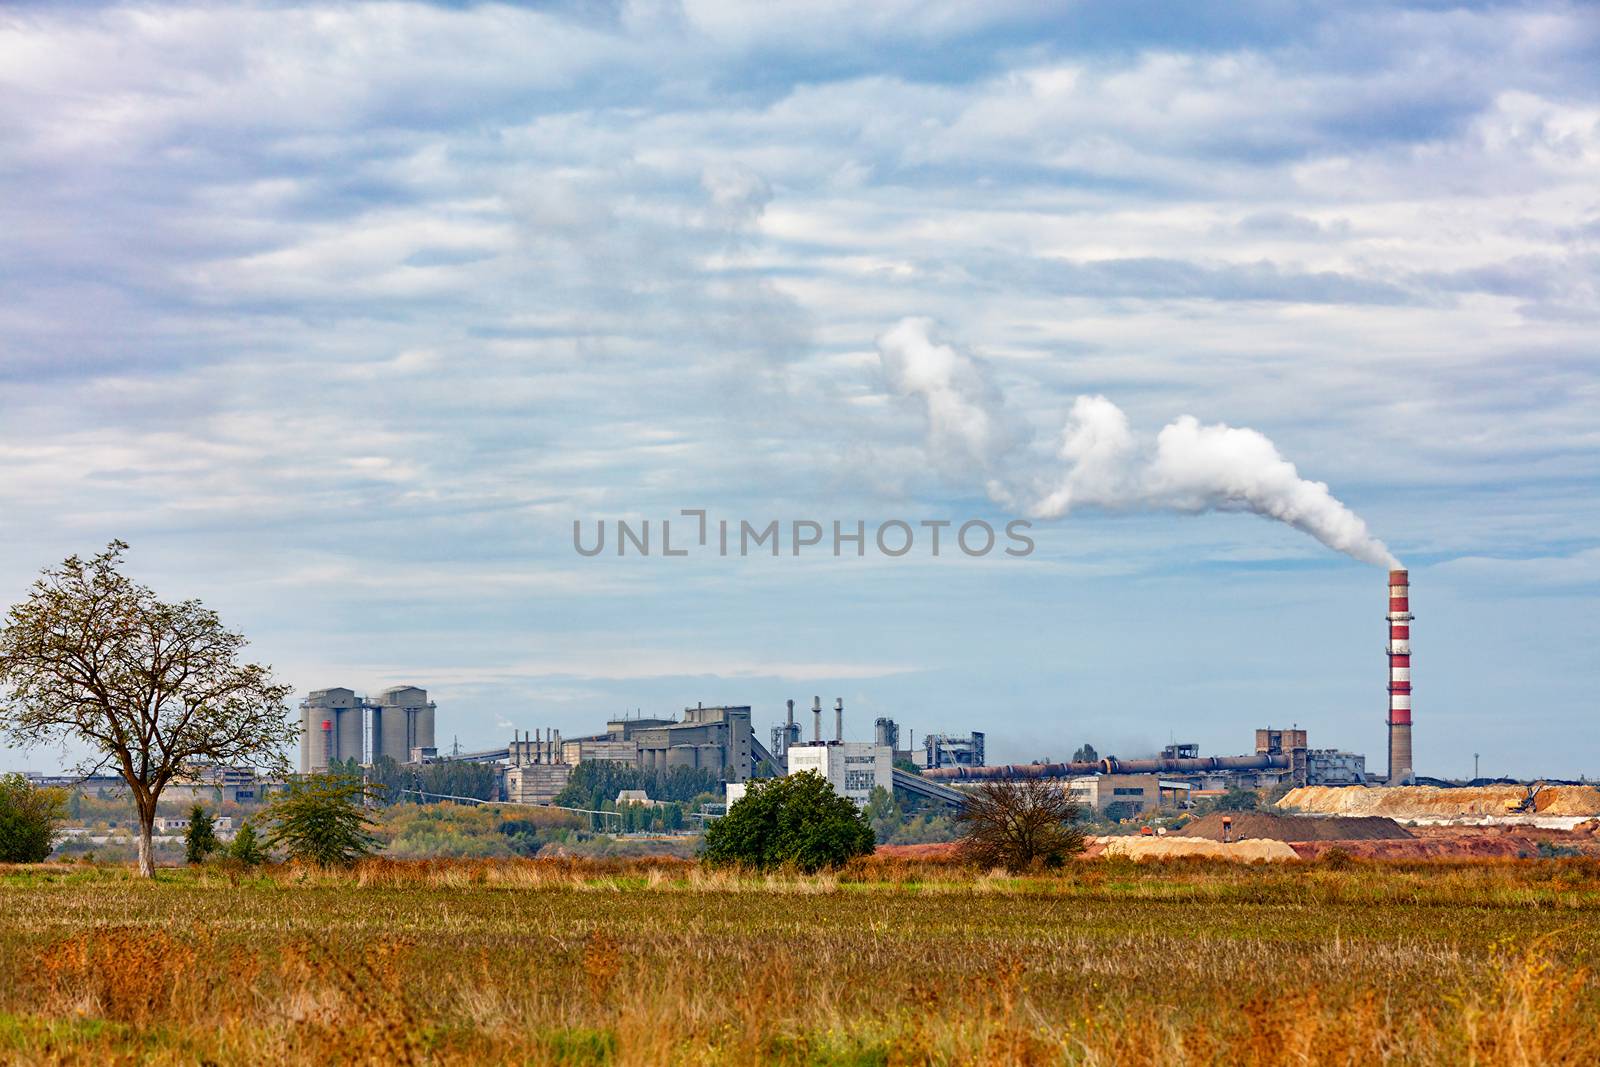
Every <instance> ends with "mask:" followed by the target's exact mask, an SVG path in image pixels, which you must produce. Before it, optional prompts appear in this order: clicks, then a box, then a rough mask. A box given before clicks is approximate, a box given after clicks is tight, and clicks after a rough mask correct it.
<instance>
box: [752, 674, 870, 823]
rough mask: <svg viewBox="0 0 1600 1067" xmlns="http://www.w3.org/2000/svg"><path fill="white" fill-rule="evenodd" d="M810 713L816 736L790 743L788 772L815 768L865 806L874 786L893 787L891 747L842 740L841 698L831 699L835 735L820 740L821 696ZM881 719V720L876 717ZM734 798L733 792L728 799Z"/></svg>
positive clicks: (814, 702)
mask: <svg viewBox="0 0 1600 1067" xmlns="http://www.w3.org/2000/svg"><path fill="white" fill-rule="evenodd" d="M811 708H812V713H813V714H814V715H815V716H816V722H817V729H816V731H815V740H813V741H812V742H811V743H810V744H797V745H792V746H790V748H789V750H788V752H787V753H786V756H787V762H786V766H787V770H788V773H790V774H800V773H803V772H805V771H815V772H816V773H817V774H820V775H822V777H823V778H826V779H827V780H828V782H829V783H831V784H832V785H833V789H834V792H836V793H838V794H839V795H840V796H844V797H849V798H850V799H851V800H853V801H855V802H856V804H857V805H859V806H861V807H865V806H866V803H867V799H868V798H869V797H870V796H871V795H872V791H873V789H875V788H877V787H879V786H882V787H883V788H884V789H887V790H891V791H892V790H893V789H894V749H893V747H891V746H889V745H882V744H878V743H876V742H875V741H874V742H867V741H846V740H844V701H843V700H842V699H839V700H835V701H834V702H833V711H834V739H833V740H832V741H824V740H822V729H821V723H822V699H821V698H820V697H818V698H816V699H814V700H813V701H812V704H811ZM879 721H880V722H881V721H883V720H879ZM734 799H736V798H735V797H734V796H733V795H732V794H730V796H729V802H730V803H732V802H733V800H734Z"/></svg>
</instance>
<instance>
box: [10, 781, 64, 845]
mask: <svg viewBox="0 0 1600 1067" xmlns="http://www.w3.org/2000/svg"><path fill="white" fill-rule="evenodd" d="M65 809H66V798H65V797H64V796H63V795H62V792H61V790H59V789H40V788H39V787H38V786H36V785H34V784H33V783H32V782H30V781H28V779H27V777H26V776H25V775H21V774H8V775H6V776H4V777H3V778H0V863H40V862H42V861H44V860H46V859H48V858H49V856H50V851H51V850H52V849H53V848H55V843H56V828H57V826H58V824H59V823H60V822H61V819H62V818H63V816H64V814H65Z"/></svg>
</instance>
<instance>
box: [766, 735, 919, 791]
mask: <svg viewBox="0 0 1600 1067" xmlns="http://www.w3.org/2000/svg"><path fill="white" fill-rule="evenodd" d="M787 756H788V761H789V773H790V774H800V773H801V772H803V771H815V772H816V773H818V774H820V775H822V777H824V778H826V779H827V780H828V782H829V784H831V785H832V786H833V790H834V792H836V793H838V794H839V795H840V796H843V797H849V798H850V799H851V800H853V801H855V802H856V803H857V804H858V805H860V806H862V807H865V806H866V803H867V797H869V796H870V795H871V794H872V790H873V789H874V788H876V787H878V786H882V787H883V788H885V789H887V790H890V791H891V792H892V791H893V790H894V749H893V748H891V747H890V746H888V745H876V744H873V743H872V742H870V741H825V742H819V743H816V744H810V745H792V746H790V748H789V751H788V753H787Z"/></svg>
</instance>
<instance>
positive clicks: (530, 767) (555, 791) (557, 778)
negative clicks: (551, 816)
mask: <svg viewBox="0 0 1600 1067" xmlns="http://www.w3.org/2000/svg"><path fill="white" fill-rule="evenodd" d="M571 777H572V767H571V766H570V765H569V764H565V763H528V764H524V765H522V766H520V767H516V766H513V767H507V768H506V776H505V785H506V800H508V801H510V802H511V803H513V804H549V803H552V802H553V801H554V800H555V799H556V797H557V796H558V795H559V794H560V792H561V791H562V790H563V789H565V788H566V787H567V781H568V779H570V778H571Z"/></svg>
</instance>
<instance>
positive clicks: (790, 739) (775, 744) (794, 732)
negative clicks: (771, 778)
mask: <svg viewBox="0 0 1600 1067" xmlns="http://www.w3.org/2000/svg"><path fill="white" fill-rule="evenodd" d="M784 705H785V707H787V708H788V715H787V717H786V718H785V719H784V721H783V722H782V723H780V724H778V725H777V726H774V727H773V728H772V756H773V759H774V760H775V761H776V762H775V764H774V765H773V768H772V769H773V771H774V772H776V771H781V770H782V769H783V768H784V767H785V766H786V765H787V764H786V763H785V760H786V759H787V757H788V753H789V749H790V748H791V747H792V746H794V745H798V744H799V743H800V724H799V723H797V722H795V721H794V701H792V700H788V701H785V702H784Z"/></svg>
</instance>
